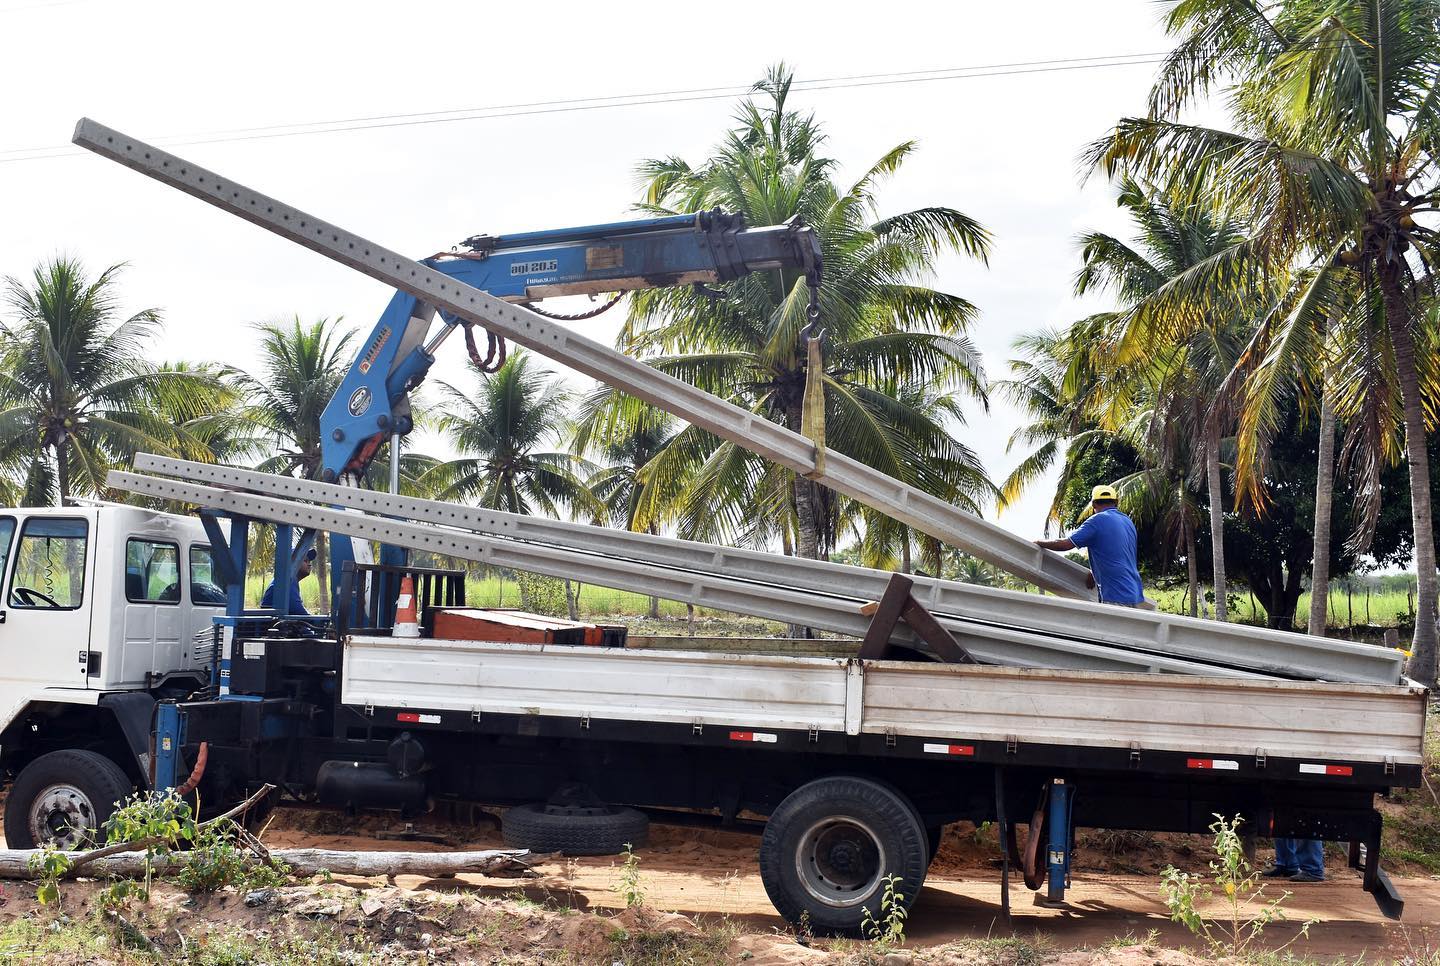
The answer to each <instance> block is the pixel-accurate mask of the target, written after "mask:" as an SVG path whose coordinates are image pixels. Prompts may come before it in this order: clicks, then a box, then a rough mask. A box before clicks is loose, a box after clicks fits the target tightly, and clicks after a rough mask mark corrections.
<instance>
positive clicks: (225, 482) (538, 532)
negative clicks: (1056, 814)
mask: <svg viewBox="0 0 1440 966" xmlns="http://www.w3.org/2000/svg"><path fill="white" fill-rule="evenodd" d="M135 468H136V470H138V471H150V472H154V473H159V474H163V475H166V476H174V477H179V478H180V479H183V480H189V481H194V482H204V483H211V484H214V485H216V486H222V487H227V488H237V489H244V490H249V491H252V492H255V493H261V494H265V495H272V496H278V497H285V498H289V499H297V500H307V501H313V502H316V503H322V504H326V505H331V506H344V507H352V508H354V509H357V510H365V511H368V512H371V513H376V514H380V515H383V516H388V517H399V518H405V519H409V520H415V521H421V522H426V523H432V524H438V525H441V526H443V527H446V528H455V529H460V530H468V531H472V532H477V533H484V534H489V535H493V536H497V537H507V538H510V539H514V540H524V541H527V542H530V543H537V544H544V545H547V546H552V547H565V548H569V549H573V550H581V551H585V552H588V553H597V554H604V555H607V556H611V557H616V558H626V559H631V560H637V561H643V562H646V563H650V564H656V565H660V566H665V567H671V568H675V569H677V570H687V571H694V572H697V573H705V574H713V575H715V576H722V577H727V578H733V579H743V580H747V581H751V582H754V583H759V584H766V585H771V586H783V587H788V588H791V589H793V590H797V591H809V592H811V593H814V594H822V595H827V596H843V597H850V598H852V599H855V600H859V601H876V600H879V599H880V598H881V597H882V595H883V594H884V593H885V590H886V588H887V587H888V586H889V584H890V581H891V579H892V578H893V575H892V574H890V573H888V572H886V571H882V570H872V569H869V568H865V567H853V566H848V565H845V564H837V563H831V562H829V561H824V560H806V559H804V558H800V557H786V556H783V555H781V554H774V553H765V552H763V551H758V550H742V549H738V548H735V547H722V546H716V545H715V544H708V543H699V542H695V541H688V540H677V539H674V538H672V537H660V536H652V535H651V534H648V533H632V532H629V531H626V530H616V529H612V528H609V527H597V526H590V525H587V524H583V523H570V522H566V521H564V520H551V519H546V518H544V517H533V516H523V515H519V514H513V513H504V512H502V511H498V510H488V509H484V508H480V507H466V506H459V505H457V504H454V503H447V502H444V501H439V500H423V499H420V498H418V497H408V496H394V495H392V494H388V493H383V492H378V491H375V490H364V489H359V488H356V487H349V486H340V485H336V484H329V483H321V482H318V481H312V480H298V479H295V478H294V477H289V476H279V475H276V474H268V473H259V472H256V471H254V470H246V469H239V468H237V467H232V466H221V465H217V464H212V463H196V462H193V461H188V460H179V459H174V458H172V457H166V456H153V455H150V454H147V453H141V454H138V455H137V456H136V457H135ZM907 579H908V580H910V581H911V583H912V587H911V596H912V597H913V598H914V600H915V601H916V603H918V604H920V605H921V606H923V607H924V608H925V609H926V610H928V611H929V612H930V613H931V614H933V615H935V616H936V617H937V618H939V619H941V621H942V623H944V624H945V626H946V627H947V628H949V629H950V630H951V631H952V632H953V631H964V632H967V633H970V634H973V635H976V636H979V635H988V636H990V637H992V638H996V639H998V640H1006V639H1008V638H1009V636H1010V635H1013V634H1032V635H1034V634H1038V635H1045V636H1047V637H1050V638H1051V639H1053V640H1054V641H1056V642H1062V641H1075V642H1083V644H1084V645H1088V646H1094V647H1103V648H1104V649H1105V650H1106V651H1113V650H1116V649H1119V648H1123V649H1128V650H1132V651H1139V652H1150V653H1153V654H1157V655H1164V656H1166V657H1169V658H1179V659H1184V660H1191V661H1199V662H1208V663H1214V664H1216V665H1223V666H1228V667H1238V668H1246V669H1249V670H1252V671H1258V672H1261V673H1265V674H1273V675H1277V676H1281V677H1298V678H1313V679H1317V680H1327V681H1352V682H1357V683H1369V684H1395V683H1397V682H1398V681H1399V680H1400V674H1401V668H1402V666H1403V663H1404V655H1402V654H1401V653H1400V652H1398V651H1393V650H1389V649H1386V648H1380V647H1373V646H1370V645H1367V644H1356V643H1353V642H1350V641H1339V640H1331V639H1328V638H1318V637H1309V636H1306V635H1304V634H1295V633H1291V632H1286V631H1277V630H1270V629H1268V628H1257V627H1248V626H1246V625H1241V624H1226V623H1219V622H1217V621H1208V620H1196V619H1193V618H1188V617H1180V616H1177V615H1173V614H1160V613H1156V612H1152V611H1142V610H1138V609H1134V608H1128V607H1113V606H1108V605H1100V604H1090V603H1086V602H1084V601H1072V600H1063V599H1060V598H1056V597H1042V596H1039V595H1037V594H1027V593H1021V592H1017V591H1008V590H1001V589H998V588H994V587H977V586H975V585H973V584H965V583H961V582H959V581H953V580H939V579H936V578H934V577H924V576H920V575H918V574H911V575H907ZM906 633H908V632H906ZM901 639H902V640H903V639H904V638H903V636H902V638H901ZM962 644H965V646H966V647H967V648H968V647H969V644H968V643H966V642H964V641H962ZM981 660H985V658H983V657H982V658H981ZM1156 669H1162V668H1160V667H1159V666H1157V667H1156Z"/></svg>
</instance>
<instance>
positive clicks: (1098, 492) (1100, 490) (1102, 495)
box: [1090, 483, 1120, 503]
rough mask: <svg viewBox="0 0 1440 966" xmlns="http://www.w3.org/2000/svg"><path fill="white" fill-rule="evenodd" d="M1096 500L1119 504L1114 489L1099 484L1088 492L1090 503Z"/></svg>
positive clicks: (1107, 485)
mask: <svg viewBox="0 0 1440 966" xmlns="http://www.w3.org/2000/svg"><path fill="white" fill-rule="evenodd" d="M1096 500H1114V501H1115V502H1116V503H1119V502H1120V496H1119V495H1118V494H1117V493H1116V492H1115V487H1113V486H1110V485H1109V484H1106V483H1101V484H1100V485H1099V486H1097V487H1095V489H1093V490H1091V491H1090V502H1091V503H1094V502H1095V501H1096Z"/></svg>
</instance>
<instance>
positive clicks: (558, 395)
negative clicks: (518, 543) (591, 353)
mask: <svg viewBox="0 0 1440 966" xmlns="http://www.w3.org/2000/svg"><path fill="white" fill-rule="evenodd" d="M471 369H472V370H474V374H475V376H476V377H477V382H476V385H475V387H474V388H473V389H471V390H469V391H466V390H462V389H459V388H457V387H455V386H453V385H450V384H449V383H441V386H440V388H441V391H442V393H443V394H444V396H445V402H444V403H443V404H442V405H441V410H440V415H439V416H438V418H437V419H436V426H437V428H438V429H439V430H440V432H441V433H443V434H444V435H445V436H447V437H448V438H449V440H450V442H451V444H452V445H453V446H454V447H455V449H457V450H458V451H459V452H460V454H461V455H460V456H459V457H457V458H456V459H452V460H448V461H445V462H437V463H436V464H435V465H434V466H433V467H432V468H431V469H430V471H429V472H428V473H427V474H426V475H425V476H424V477H423V478H422V480H421V482H422V483H423V484H424V485H425V486H427V487H428V488H430V489H431V490H432V491H434V492H435V493H436V494H437V496H438V498H439V499H442V500H467V501H475V502H476V503H478V504H479V505H480V506H483V507H487V508H489V509H493V510H504V511H506V512H507V513H526V514H530V513H535V512H537V511H538V512H540V513H542V514H544V515H546V516H551V517H559V516H561V515H562V512H563V511H565V510H569V511H572V512H579V513H583V514H586V515H588V516H590V517H592V518H595V519H600V518H601V517H603V515H604V513H605V507H604V505H603V504H602V503H601V502H600V501H599V500H597V499H596V498H595V495H594V494H593V493H591V491H590V489H589V488H588V487H587V486H586V483H585V476H587V475H591V474H593V473H594V471H595V467H594V466H593V464H591V463H589V462H587V461H586V460H583V459H581V458H580V457H578V456H576V455H575V454H573V453H567V452H564V451H562V450H559V449H553V450H552V449H544V448H543V447H545V446H546V444H556V443H559V442H560V440H561V439H562V438H564V437H565V436H566V435H567V434H568V433H570V432H571V430H572V426H571V416H572V413H573V409H574V404H575V395H574V393H572V392H571V391H570V390H569V389H567V388H566V387H565V386H564V384H563V383H561V382H560V381H559V380H557V379H556V378H554V376H553V375H552V374H551V373H550V372H549V371H548V370H546V369H545V368H543V367H541V366H539V365H536V364H535V362H534V357H533V356H532V355H530V354H529V353H527V352H523V351H516V352H512V353H511V354H510V357H509V358H508V359H506V360H505V364H504V365H502V366H501V367H500V368H499V369H498V370H497V371H495V372H493V373H485V372H483V371H481V370H479V369H478V368H476V367H475V366H473V365H472V366H471ZM502 580H503V577H502ZM501 594H502V595H503V594H504V585H503V583H502V585H501ZM528 594H529V589H528V585H527V584H526V583H525V582H523V581H522V582H521V584H520V599H521V606H522V607H525V608H529V607H530V601H529V597H528ZM566 603H567V605H568V606H569V607H570V608H571V612H572V613H574V607H575V599H574V596H573V591H571V590H570V589H569V588H568V585H567V593H566Z"/></svg>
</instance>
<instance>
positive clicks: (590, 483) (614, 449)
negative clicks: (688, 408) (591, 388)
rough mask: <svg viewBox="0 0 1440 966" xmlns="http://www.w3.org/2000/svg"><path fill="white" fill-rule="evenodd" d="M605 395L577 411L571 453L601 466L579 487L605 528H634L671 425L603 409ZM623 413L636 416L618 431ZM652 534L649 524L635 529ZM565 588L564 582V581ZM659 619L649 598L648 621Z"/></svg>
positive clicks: (661, 415) (647, 414) (659, 416)
mask: <svg viewBox="0 0 1440 966" xmlns="http://www.w3.org/2000/svg"><path fill="white" fill-rule="evenodd" d="M607 399H608V395H607V394H606V393H603V392H592V393H591V394H589V395H588V396H587V397H586V399H585V401H584V403H583V404H582V405H581V407H580V413H581V415H580V418H579V419H578V420H577V421H576V429H575V437H574V439H573V441H572V443H571V448H572V449H573V450H574V452H575V454H576V455H577V456H581V457H585V456H590V455H596V456H598V457H599V458H600V460H601V464H602V465H601V467H600V469H599V470H598V471H596V472H595V473H594V474H593V475H592V476H591V477H590V478H589V479H588V480H587V481H586V483H585V485H586V487H588V488H589V490H590V492H591V493H592V494H594V496H595V499H596V500H598V501H599V502H600V503H601V505H602V506H603V508H604V512H603V520H604V522H605V523H606V524H608V525H609V526H619V527H624V528H625V529H626V530H635V529H637V521H638V520H639V519H640V516H641V507H642V506H643V505H644V503H645V490H646V487H647V486H649V485H650V481H649V474H648V471H647V467H648V466H649V465H650V461H651V460H653V459H655V457H656V456H658V455H659V454H660V453H661V451H663V450H664V449H665V447H666V446H668V445H670V441H671V440H672V439H674V437H675V420H674V419H673V418H672V417H671V416H670V414H669V413H667V412H665V411H664V410H660V409H656V408H655V407H653V406H644V407H628V408H626V407H616V406H607V405H606V401H607ZM627 413H630V414H634V415H636V416H638V417H639V418H638V420H636V421H634V422H631V423H628V424H627V425H626V426H624V428H623V429H622V428H621V427H620V426H618V425H616V424H615V422H614V420H615V419H617V418H618V417H620V416H622V415H625V414H627ZM639 529H642V530H643V531H644V532H646V533H651V534H654V533H656V532H658V530H657V528H656V525H655V522H654V521H653V520H651V522H650V523H649V524H648V525H647V526H645V527H641V528H639ZM567 585H568V581H567ZM659 616H660V598H658V597H651V598H650V617H652V618H658V617H659Z"/></svg>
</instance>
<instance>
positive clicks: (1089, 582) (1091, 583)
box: [1085, 573, 1095, 590]
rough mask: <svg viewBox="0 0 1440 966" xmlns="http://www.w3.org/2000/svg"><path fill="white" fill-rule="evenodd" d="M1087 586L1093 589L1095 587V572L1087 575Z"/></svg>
mask: <svg viewBox="0 0 1440 966" xmlns="http://www.w3.org/2000/svg"><path fill="white" fill-rule="evenodd" d="M1085 586H1086V587H1088V588H1090V589H1091V590H1094V589H1095V575H1094V574H1093V573H1089V574H1086V575H1085Z"/></svg>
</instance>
